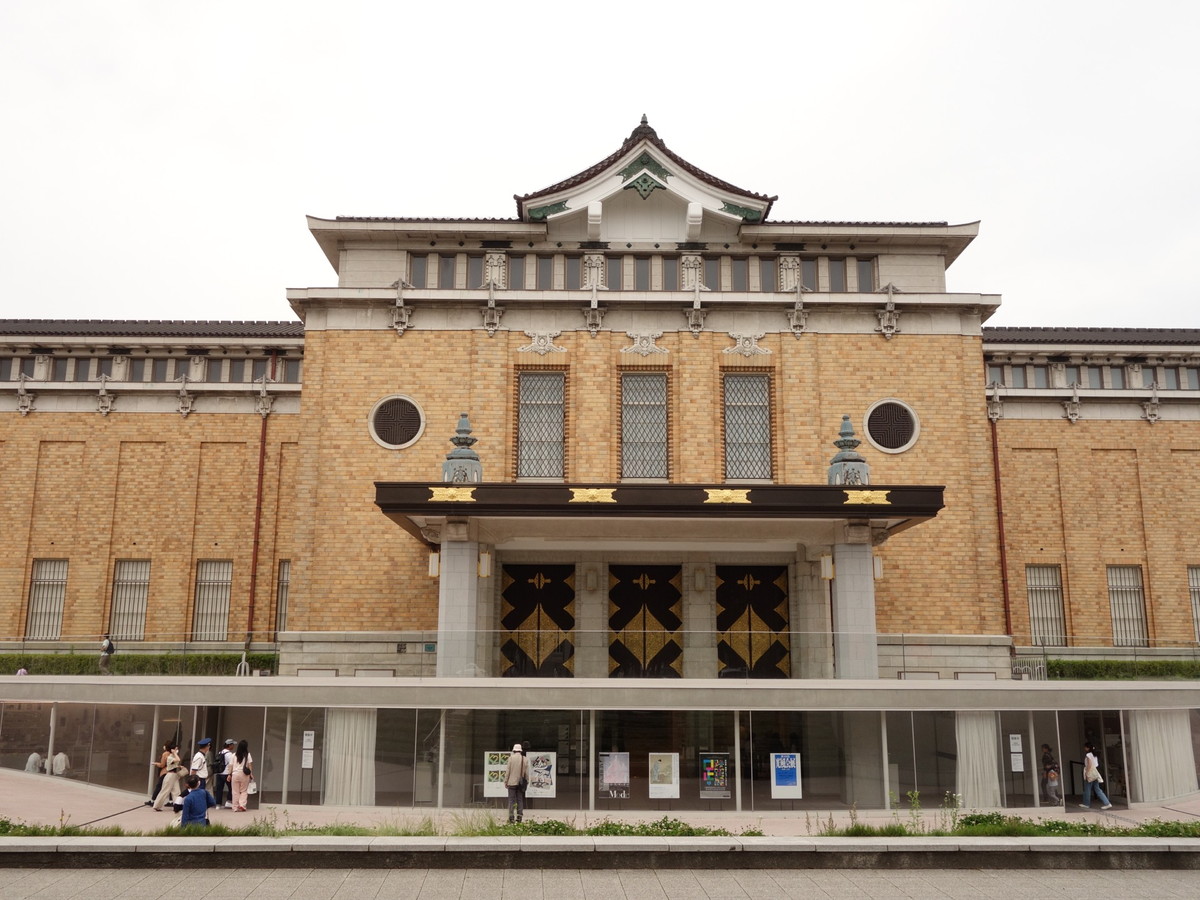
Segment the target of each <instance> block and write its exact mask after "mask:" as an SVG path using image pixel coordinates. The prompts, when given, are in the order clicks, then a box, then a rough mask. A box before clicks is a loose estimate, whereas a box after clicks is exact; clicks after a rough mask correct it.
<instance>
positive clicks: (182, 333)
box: [0, 319, 304, 338]
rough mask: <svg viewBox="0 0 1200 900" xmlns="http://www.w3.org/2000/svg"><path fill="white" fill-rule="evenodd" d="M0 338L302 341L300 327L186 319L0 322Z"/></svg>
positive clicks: (293, 324) (285, 324)
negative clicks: (34, 336)
mask: <svg viewBox="0 0 1200 900" xmlns="http://www.w3.org/2000/svg"><path fill="white" fill-rule="evenodd" d="M0 335H38V336H59V337H100V336H104V337H186V338H214V337H262V338H302V337H304V323H303V322H300V321H296V322H258V321H250V322H237V321H205V320H190V319H174V320H155V319H0Z"/></svg>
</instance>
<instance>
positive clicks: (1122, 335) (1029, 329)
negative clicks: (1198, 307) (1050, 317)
mask: <svg viewBox="0 0 1200 900" xmlns="http://www.w3.org/2000/svg"><path fill="white" fill-rule="evenodd" d="M983 340H984V343H990V344H1200V328H1069V327H1047V328H1040V327H1037V326H1021V327H1016V328H997V327H987V326H985V327H984V328H983Z"/></svg>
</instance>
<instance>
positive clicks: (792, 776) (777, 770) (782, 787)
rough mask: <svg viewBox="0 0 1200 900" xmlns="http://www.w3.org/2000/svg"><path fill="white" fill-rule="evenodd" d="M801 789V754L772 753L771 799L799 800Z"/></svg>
mask: <svg viewBox="0 0 1200 900" xmlns="http://www.w3.org/2000/svg"><path fill="white" fill-rule="evenodd" d="M802 796H803V794H801V787H800V754H799V753H772V754H771V799H772V800H799V799H800V798H801V797H802Z"/></svg>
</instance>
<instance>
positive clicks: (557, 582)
mask: <svg viewBox="0 0 1200 900" xmlns="http://www.w3.org/2000/svg"><path fill="white" fill-rule="evenodd" d="M500 601H501V602H500V607H501V608H500V627H501V628H502V629H503V631H502V633H501V635H500V639H501V643H500V654H501V656H502V660H501V672H500V674H501V675H505V676H511V677H522V678H571V677H573V676H574V674H575V658H574V657H575V567H574V566H572V565H559V566H538V565H533V566H525V565H506V566H502V567H501V588H500Z"/></svg>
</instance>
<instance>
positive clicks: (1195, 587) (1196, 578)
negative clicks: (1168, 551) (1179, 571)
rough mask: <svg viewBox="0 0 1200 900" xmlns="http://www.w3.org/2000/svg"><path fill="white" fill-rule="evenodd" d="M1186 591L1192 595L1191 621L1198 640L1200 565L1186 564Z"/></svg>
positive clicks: (1199, 638) (1199, 637)
mask: <svg viewBox="0 0 1200 900" xmlns="http://www.w3.org/2000/svg"><path fill="white" fill-rule="evenodd" d="M1188 593H1190V594H1191V595H1192V622H1193V623H1195V628H1196V640H1197V641H1200V566H1188Z"/></svg>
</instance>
